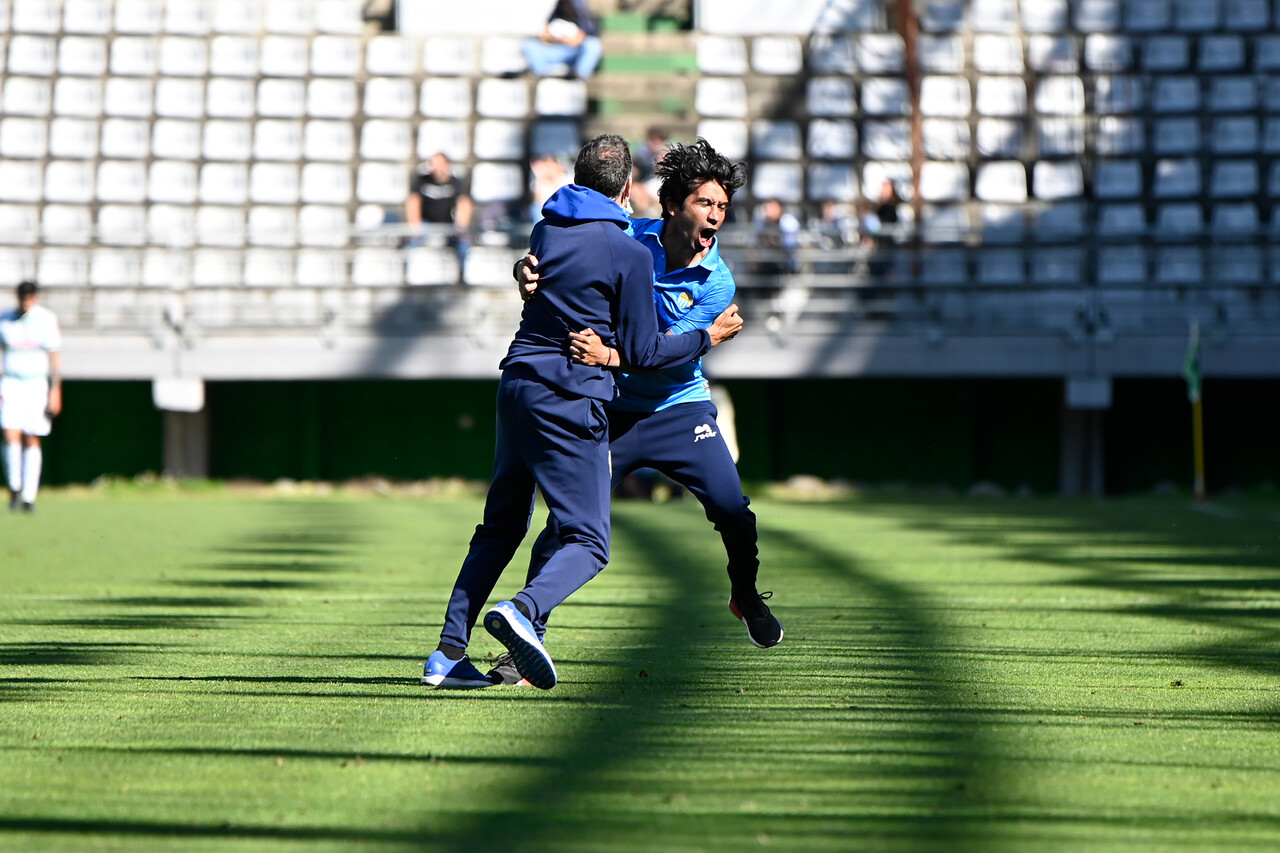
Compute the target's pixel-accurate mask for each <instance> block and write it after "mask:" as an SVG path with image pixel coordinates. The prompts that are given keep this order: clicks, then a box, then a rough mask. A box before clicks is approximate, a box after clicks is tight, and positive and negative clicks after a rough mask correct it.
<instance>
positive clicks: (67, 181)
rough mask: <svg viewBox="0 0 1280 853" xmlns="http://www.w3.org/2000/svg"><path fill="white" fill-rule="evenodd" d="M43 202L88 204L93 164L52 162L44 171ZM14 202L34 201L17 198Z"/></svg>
mask: <svg viewBox="0 0 1280 853" xmlns="http://www.w3.org/2000/svg"><path fill="white" fill-rule="evenodd" d="M44 198H45V201H61V202H67V203H68V204H88V203H89V202H91V201H93V164H92V163H85V162H81V161H77V160H53V161H51V162H50V163H49V164H47V165H46V166H45V169H44ZM15 200H16V201H34V199H25V198H18V199H15Z"/></svg>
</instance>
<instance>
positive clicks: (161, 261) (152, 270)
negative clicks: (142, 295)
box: [142, 249, 191, 288]
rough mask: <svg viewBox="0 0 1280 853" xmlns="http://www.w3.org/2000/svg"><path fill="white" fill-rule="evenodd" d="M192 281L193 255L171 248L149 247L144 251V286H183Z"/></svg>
mask: <svg viewBox="0 0 1280 853" xmlns="http://www.w3.org/2000/svg"><path fill="white" fill-rule="evenodd" d="M189 281H191V256H190V255H189V254H188V253H186V252H180V251H172V250H171V249H147V250H146V251H144V252H143V253H142V285H143V287H163V288H172V287H181V286H185V285H186V284H187V283H188V282H189Z"/></svg>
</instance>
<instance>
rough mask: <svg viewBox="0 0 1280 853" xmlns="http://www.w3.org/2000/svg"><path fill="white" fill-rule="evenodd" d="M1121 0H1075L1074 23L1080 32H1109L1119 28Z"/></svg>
mask: <svg viewBox="0 0 1280 853" xmlns="http://www.w3.org/2000/svg"><path fill="white" fill-rule="evenodd" d="M1121 2H1122V0H1077V2H1076V4H1075V19H1074V24H1075V28H1076V30H1078V31H1079V32H1082V33H1110V32H1115V31H1116V30H1118V29H1119V28H1120V9H1121Z"/></svg>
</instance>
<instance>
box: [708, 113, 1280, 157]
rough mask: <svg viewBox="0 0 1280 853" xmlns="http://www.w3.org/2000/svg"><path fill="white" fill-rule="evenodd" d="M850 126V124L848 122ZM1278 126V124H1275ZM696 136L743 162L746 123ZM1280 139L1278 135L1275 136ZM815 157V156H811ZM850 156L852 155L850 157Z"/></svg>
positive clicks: (713, 122)
mask: <svg viewBox="0 0 1280 853" xmlns="http://www.w3.org/2000/svg"><path fill="white" fill-rule="evenodd" d="M815 123H816V122H810V123H809V142H810V145H812V144H813V141H814V133H815V131H814V129H813V126H814V124H815ZM850 124H852V122H850ZM1277 124H1278V125H1280V122H1277ZM698 136H701V137H702V138H704V139H706V140H707V142H709V143H710V144H711V146H712V147H713V148H715V149H716V150H717V151H719V152H720V153H721V154H723V155H724V156H726V157H728V158H729V159H730V160H743V159H745V158H746V156H747V151H748V148H749V142H748V131H747V123H746V122H745V121H740V120H738V119H722V118H704V119H702V120H701V121H699V122H698ZM1277 139H1280V134H1277ZM812 156H817V155H812ZM850 156H852V154H851V155H850Z"/></svg>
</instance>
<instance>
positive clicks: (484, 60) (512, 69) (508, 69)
mask: <svg viewBox="0 0 1280 853" xmlns="http://www.w3.org/2000/svg"><path fill="white" fill-rule="evenodd" d="M521 44H522V40H521V39H518V38H508V37H506V36H489V37H488V38H486V39H485V40H484V42H483V43H482V44H481V46H480V73H481V74H485V75H488V76H490V77H506V76H514V75H517V74H523V73H524V72H525V71H528V70H529V64H528V62H527V61H526V60H525V58H524V51H523V50H522V49H521Z"/></svg>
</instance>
